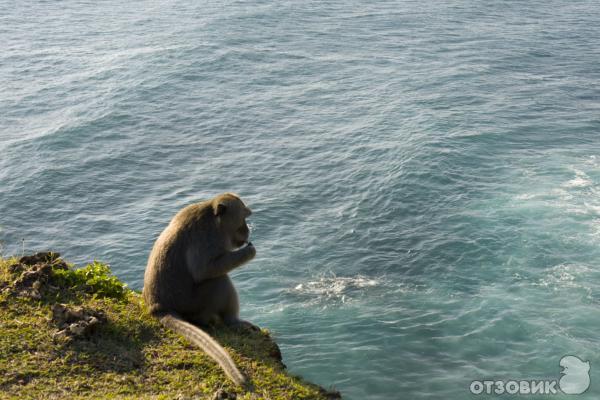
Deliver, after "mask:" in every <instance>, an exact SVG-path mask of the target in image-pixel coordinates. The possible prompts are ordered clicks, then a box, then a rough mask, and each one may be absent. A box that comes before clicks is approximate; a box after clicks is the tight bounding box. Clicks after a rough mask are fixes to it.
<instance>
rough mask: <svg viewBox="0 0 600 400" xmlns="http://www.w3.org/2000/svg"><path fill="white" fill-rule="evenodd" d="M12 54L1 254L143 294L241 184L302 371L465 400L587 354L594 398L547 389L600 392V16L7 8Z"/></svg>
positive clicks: (263, 306) (524, 8)
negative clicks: (168, 246)
mask: <svg viewBox="0 0 600 400" xmlns="http://www.w3.org/2000/svg"><path fill="white" fill-rule="evenodd" d="M0 50H1V51H0V227H1V231H0V240H1V241H2V245H3V253H4V254H5V255H6V254H20V253H21V252H22V251H23V250H25V251H32V250H44V249H52V250H55V251H59V252H61V253H62V254H63V256H64V257H65V258H66V259H68V260H71V261H74V262H76V263H77V264H79V265H84V264H85V263H86V262H89V261H91V260H92V259H98V260H101V261H104V262H107V263H109V264H110V265H111V266H112V269H113V271H114V273H115V274H116V275H117V276H118V277H119V278H121V279H123V280H124V281H126V282H127V283H128V284H129V286H130V287H132V288H134V289H141V287H142V277H143V272H144V268H145V263H146V259H147V256H148V253H149V251H150V248H151V246H152V243H153V241H154V240H155V238H156V237H157V235H158V234H159V232H160V231H161V230H162V229H163V228H164V227H165V225H166V224H167V223H168V221H169V219H170V218H171V217H172V216H173V215H174V213H175V212H176V211H177V210H179V209H180V208H181V207H183V206H185V205H187V204H190V203H192V202H195V201H199V200H203V199H207V198H210V197H212V196H214V195H215V194H218V193H220V192H224V191H234V192H237V193H239V194H240V195H241V197H242V198H243V199H244V200H245V201H246V203H247V204H248V205H249V206H250V207H251V208H252V209H253V211H254V213H253V215H252V217H251V224H252V238H253V239H252V240H253V242H254V244H255V246H256V248H257V251H258V254H257V257H256V258H255V260H254V261H252V262H251V263H250V264H248V265H246V266H244V267H242V268H241V269H239V270H238V271H236V272H235V273H233V279H234V281H235V284H236V286H237V287H238V289H239V292H240V298H241V304H242V306H241V312H242V315H243V317H244V318H246V319H249V320H252V321H254V322H255V323H257V324H259V325H261V326H263V327H267V328H269V329H270V330H271V331H272V332H273V334H274V336H275V338H276V339H277V341H278V343H279V344H280V345H281V347H282V350H283V354H284V361H285V363H286V364H287V365H288V367H289V370H290V371H291V372H292V373H295V374H299V375H302V376H303V377H305V378H307V379H309V380H312V381H314V382H317V383H320V384H322V385H325V386H328V387H330V386H333V387H335V388H337V389H339V390H340V391H341V392H342V393H343V394H344V396H345V398H347V399H468V398H476V397H477V396H475V395H473V394H471V392H470V389H469V388H470V385H471V383H472V382H473V381H483V380H485V379H488V380H489V379H493V380H501V381H509V380H522V379H550V380H558V379H559V378H560V376H561V375H560V370H561V368H560V366H559V362H560V360H561V358H562V357H563V356H565V355H575V356H577V357H579V358H580V359H581V360H583V361H590V362H591V370H590V371H589V374H590V376H591V387H590V388H589V389H588V390H587V392H586V393H585V394H583V395H581V396H579V397H577V396H576V397H572V396H571V397H568V396H567V395H560V394H559V395H556V396H547V397H544V396H541V397H540V396H538V397H537V398H562V397H564V398H567V397H568V398H578V399H579V398H581V399H592V398H597V396H598V395H599V394H600V391H599V388H600V355H599V354H600V353H599V349H600V264H599V260H600V246H599V245H600V137H599V135H600V5H599V4H598V2H596V1H591V0H589V1H586V0H582V1H553V0H544V1H538V0H531V1H513V0H511V1H494V2H491V1H489V2H487V1H469V0H451V1H369V2H366V1H365V2H362V1H258V0H250V1H218V2H215V1H182V0H157V1H139V0H131V1H116V0H106V1H99V2H98V1H83V0H65V1H61V2H56V1H29V0H24V1H18V2H9V1H6V0H0ZM479 397H480V398H487V397H490V396H487V395H485V394H482V395H480V396H479ZM504 397H505V398H510V396H507V395H504Z"/></svg>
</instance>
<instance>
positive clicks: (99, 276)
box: [0, 253, 339, 400]
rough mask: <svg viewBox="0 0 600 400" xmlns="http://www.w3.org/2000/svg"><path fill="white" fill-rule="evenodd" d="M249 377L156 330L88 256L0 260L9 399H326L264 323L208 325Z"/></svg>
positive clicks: (1, 392)
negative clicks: (81, 262)
mask: <svg viewBox="0 0 600 400" xmlns="http://www.w3.org/2000/svg"><path fill="white" fill-rule="evenodd" d="M210 333H211V334H212V335H213V336H214V337H215V338H216V339H217V340H218V341H219V342H220V343H221V344H223V346H224V347H225V348H226V349H227V350H228V351H229V352H230V353H231V355H232V357H233V359H234V360H235V362H236V364H237V365H238V366H239V367H240V369H241V370H242V371H243V372H244V373H245V374H247V376H249V377H250V380H251V381H252V384H253V388H252V390H250V391H246V390H244V389H242V388H239V387H236V386H234V385H233V384H232V383H231V382H230V381H228V380H227V379H226V377H225V375H224V374H223V372H222V371H221V369H220V368H219V367H218V365H217V364H216V363H215V362H213V361H212V360H211V359H210V358H209V357H208V356H207V355H205V354H204V353H203V352H202V351H201V350H199V349H197V348H195V347H193V346H192V345H191V344H189V343H188V342H186V340H185V339H183V338H182V337H179V336H178V335H176V334H175V333H173V332H170V331H169V330H167V329H165V328H163V327H162V326H161V325H160V324H159V323H158V322H157V321H156V320H155V319H154V318H152V317H151V316H150V315H149V314H148V313H147V312H146V310H145V307H144V305H143V301H142V298H141V296H140V295H139V293H136V292H134V291H132V290H129V289H128V288H127V287H126V286H125V285H124V284H123V283H121V282H120V281H119V280H118V279H117V278H116V277H114V276H113V275H111V273H110V269H109V268H108V266H106V265H105V264H102V263H98V262H94V263H91V264H89V265H88V266H86V267H84V268H81V269H76V268H74V267H73V266H72V265H69V264H67V263H66V262H64V261H63V260H62V259H61V258H60V257H59V256H58V254H57V253H38V254H36V255H33V256H25V257H21V258H20V259H17V258H10V259H0V396H2V397H7V398H15V399H16V398H19V399H23V398H35V399H38V398H66V397H68V398H136V399H137V398H157V399H187V398H199V399H226V398H237V399H273V400H275V399H331V398H339V394H338V393H337V392H329V391H326V390H324V389H323V388H321V387H319V386H316V385H313V384H310V383H307V382H305V381H303V380H302V379H300V378H298V377H294V376H291V375H289V374H288V373H286V371H285V366H284V365H283V363H282V362H281V353H280V351H279V348H278V347H277V345H276V344H275V342H274V341H273V340H272V339H271V337H270V335H269V333H268V332H267V331H266V330H263V331H261V332H251V331H246V330H232V329H228V328H226V327H215V328H214V330H213V331H211V332H210Z"/></svg>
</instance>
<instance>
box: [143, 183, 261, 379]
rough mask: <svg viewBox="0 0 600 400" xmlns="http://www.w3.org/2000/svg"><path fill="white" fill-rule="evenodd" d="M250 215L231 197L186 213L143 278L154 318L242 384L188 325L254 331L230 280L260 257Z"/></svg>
mask: <svg viewBox="0 0 600 400" xmlns="http://www.w3.org/2000/svg"><path fill="white" fill-rule="evenodd" d="M250 214H251V211H250V209H249V208H247V207H246V206H245V205H244V203H243V202H242V200H241V199H240V198H239V197H238V196H237V195H235V194H232V193H224V194H221V195H219V196H217V197H215V198H214V199H212V200H209V201H205V202H202V203H197V204H192V205H190V206H187V207H185V208H184V209H182V210H181V211H179V212H178V213H177V214H176V215H175V217H174V218H173V219H172V220H171V222H170V224H169V225H168V226H167V227H166V228H165V230H164V231H163V232H162V233H161V234H160V236H159V237H158V239H157V240H156V243H155V244H154V247H153V248H152V252H151V253H150V257H149V258H148V265H147V267H146V273H145V275H144V290H143V296H144V300H145V301H146V304H147V305H148V307H149V309H150V312H151V313H152V314H153V315H154V316H156V317H157V318H160V319H161V322H163V324H165V325H166V326H168V327H169V328H172V329H174V330H175V331H177V332H178V333H180V334H182V335H184V336H185V337H186V338H188V339H189V340H191V341H192V342H194V343H196V344H197V345H198V346H200V347H202V348H203V349H204V350H205V351H206V353H207V354H209V355H211V357H213V358H214V359H215V360H216V361H217V362H218V363H219V364H220V365H221V366H222V367H223V369H224V370H225V372H226V373H227V374H228V376H229V377H230V378H231V379H232V380H233V381H234V382H236V383H238V384H243V383H244V381H245V380H244V379H243V376H242V375H241V374H240V372H239V371H238V370H237V368H236V367H235V365H234V364H233V361H231V358H229V356H228V355H227V353H226V351H225V350H224V349H223V348H222V347H221V346H219V345H218V344H217V342H215V341H214V340H213V339H212V338H210V336H208V335H207V334H206V333H205V332H202V331H201V330H200V329H199V328H198V327H197V326H194V325H190V324H189V323H187V322H191V323H192V324H196V325H201V326H202V325H207V324H210V323H211V322H213V321H214V320H215V319H220V320H222V321H223V322H225V323H226V324H229V325H246V326H248V325H250V326H252V325H251V324H250V323H248V322H245V321H242V320H240V319H239V303H238V297H237V293H236V291H235V288H234V287H233V283H232V282H231V280H230V279H229V276H228V275H227V273H228V272H230V271H232V270H233V269H235V268H237V267H239V266H241V265H242V264H244V263H246V262H248V261H250V260H251V259H252V258H254V256H255V254H256V250H255V249H254V246H253V245H252V243H250V242H248V237H249V230H248V226H247V225H246V217H247V216H249V215H250ZM246 243H247V245H246V246H245V247H241V248H240V246H242V245H243V244H246ZM185 321H187V322H185ZM194 329H197V330H198V331H200V332H194V331H193V330H194ZM199 338H201V340H200V339H199ZM207 338H208V339H207ZM223 354H224V355H223Z"/></svg>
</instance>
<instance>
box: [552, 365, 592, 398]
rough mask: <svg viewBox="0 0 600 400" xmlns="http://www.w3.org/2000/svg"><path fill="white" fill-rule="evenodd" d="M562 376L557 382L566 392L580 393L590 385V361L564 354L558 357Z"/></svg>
mask: <svg viewBox="0 0 600 400" xmlns="http://www.w3.org/2000/svg"><path fill="white" fill-rule="evenodd" d="M559 364H560V366H561V367H562V371H561V372H560V373H561V374H562V377H561V378H560V381H559V382H558V384H559V386H560V390H562V391H563V393H566V394H581V393H583V392H585V391H586V390H587V389H588V388H589V387H590V374H589V372H590V362H589V361H582V360H581V359H579V357H575V356H564V357H563V358H561V359H560V363H559Z"/></svg>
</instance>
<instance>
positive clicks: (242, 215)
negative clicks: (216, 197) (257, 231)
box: [215, 197, 252, 250]
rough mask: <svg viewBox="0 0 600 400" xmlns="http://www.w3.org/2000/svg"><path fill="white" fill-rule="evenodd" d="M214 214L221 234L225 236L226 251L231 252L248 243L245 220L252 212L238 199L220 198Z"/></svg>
mask: <svg viewBox="0 0 600 400" xmlns="http://www.w3.org/2000/svg"><path fill="white" fill-rule="evenodd" d="M215 214H216V215H217V218H218V219H219V225H220V228H221V232H222V233H223V234H224V236H225V243H226V246H227V247H228V250H233V249H236V248H239V247H242V246H244V245H245V244H247V243H248V239H249V237H250V229H248V224H247V223H246V218H247V217H249V216H250V215H251V214H252V211H250V209H249V208H248V207H246V205H245V204H244V203H243V202H242V200H240V199H239V198H238V197H233V198H232V197H229V198H222V199H220V201H219V202H218V204H217V206H216V210H215Z"/></svg>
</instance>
